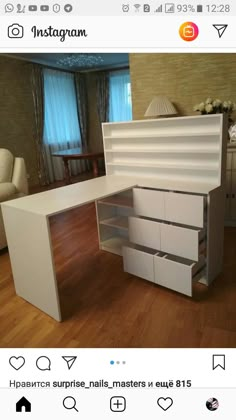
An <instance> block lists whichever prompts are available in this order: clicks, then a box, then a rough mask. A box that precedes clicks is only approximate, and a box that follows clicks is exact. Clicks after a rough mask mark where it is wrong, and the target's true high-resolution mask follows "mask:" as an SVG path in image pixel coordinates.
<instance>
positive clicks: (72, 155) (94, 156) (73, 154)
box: [52, 148, 104, 184]
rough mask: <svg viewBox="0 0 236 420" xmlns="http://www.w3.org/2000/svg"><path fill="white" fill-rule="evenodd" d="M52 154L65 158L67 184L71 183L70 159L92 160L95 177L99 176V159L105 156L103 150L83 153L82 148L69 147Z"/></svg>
mask: <svg viewBox="0 0 236 420" xmlns="http://www.w3.org/2000/svg"><path fill="white" fill-rule="evenodd" d="M52 156H55V157H61V158H62V159H63V164H64V169H65V181H66V184H71V178H70V170H69V160H91V162H92V165H93V177H94V178H96V177H97V176H98V159H102V158H104V153H103V152H96V153H81V152H80V149H79V148H77V149H67V150H59V151H58V152H54V153H52Z"/></svg>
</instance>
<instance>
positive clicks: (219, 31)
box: [212, 25, 229, 38]
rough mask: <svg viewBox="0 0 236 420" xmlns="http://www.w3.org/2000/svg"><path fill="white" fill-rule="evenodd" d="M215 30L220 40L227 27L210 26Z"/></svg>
mask: <svg viewBox="0 0 236 420" xmlns="http://www.w3.org/2000/svg"><path fill="white" fill-rule="evenodd" d="M212 26H214V28H215V29H216V30H217V32H218V35H219V38H221V37H222V36H223V35H224V33H225V31H226V29H227V28H228V26H229V25H212Z"/></svg>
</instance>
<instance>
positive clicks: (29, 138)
mask: <svg viewBox="0 0 236 420" xmlns="http://www.w3.org/2000/svg"><path fill="white" fill-rule="evenodd" d="M33 133H34V115H33V100H32V94H31V87H30V65H29V64H27V63H25V62H24V61H20V60H16V59H13V58H8V57H5V56H2V55H0V147H1V148H6V149H8V150H10V151H11V152H12V153H13V155H14V156H21V157H23V158H24V159H25V162H26V168H27V172H28V174H29V176H30V178H29V183H30V185H36V184H38V175H37V162H36V149H35V144H34V140H33V136H34V134H33Z"/></svg>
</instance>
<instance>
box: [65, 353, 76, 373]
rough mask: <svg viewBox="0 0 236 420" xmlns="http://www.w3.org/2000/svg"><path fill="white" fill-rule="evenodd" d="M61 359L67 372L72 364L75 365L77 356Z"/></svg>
mask: <svg viewBox="0 0 236 420" xmlns="http://www.w3.org/2000/svg"><path fill="white" fill-rule="evenodd" d="M61 357H62V359H64V360H65V362H66V363H67V367H68V369H69V370H70V368H71V367H72V366H73V364H74V363H75V361H76V359H77V356H61Z"/></svg>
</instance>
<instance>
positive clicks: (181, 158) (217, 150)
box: [103, 114, 227, 185]
mask: <svg viewBox="0 0 236 420" xmlns="http://www.w3.org/2000/svg"><path fill="white" fill-rule="evenodd" d="M103 142H104V152H105V162H106V173H107V175H112V174H115V175H126V176H127V175H130V176H142V177H147V178H157V179H169V180H171V179H175V180H178V181H186V180H187V181H188V182H189V181H192V182H201V183H202V182H203V183H204V182H206V183H211V184H212V183H213V184H216V185H220V183H221V167H222V153H221V151H222V145H223V143H226V142H227V127H226V119H225V118H224V116H223V115H222V114H217V115H203V116H194V117H179V118H164V119H153V120H140V121H130V122H121V123H104V124H103Z"/></svg>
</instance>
